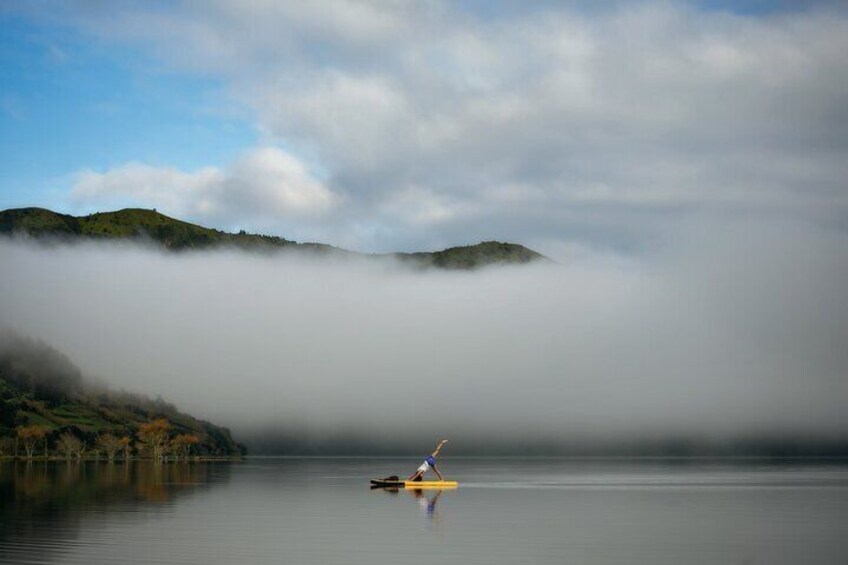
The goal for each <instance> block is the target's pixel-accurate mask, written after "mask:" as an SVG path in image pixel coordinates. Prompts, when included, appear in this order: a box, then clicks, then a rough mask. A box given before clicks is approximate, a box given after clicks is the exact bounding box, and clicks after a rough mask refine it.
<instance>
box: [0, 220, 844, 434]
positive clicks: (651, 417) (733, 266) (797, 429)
mask: <svg viewBox="0 0 848 565" xmlns="http://www.w3.org/2000/svg"><path fill="white" fill-rule="evenodd" d="M0 270H2V276H0V325H3V326H6V327H9V328H12V329H14V330H15V331H18V332H21V333H24V334H28V335H30V336H33V337H37V338H40V339H43V340H44V341H45V342H47V343H49V344H51V345H53V346H55V347H57V348H58V349H59V350H61V351H62V352H64V353H65V354H67V355H68V356H69V357H70V358H71V359H72V360H73V361H74V362H75V363H76V364H77V365H79V366H80V367H81V369H82V370H83V372H84V373H87V374H91V375H94V376H96V377H98V378H101V379H103V380H104V381H106V382H108V383H109V384H110V385H111V386H113V387H117V388H125V389H127V390H132V391H135V392H140V393H145V394H150V395H157V394H161V395H162V396H163V397H164V398H165V399H166V400H168V401H170V402H174V403H175V404H177V405H178V406H179V407H180V408H181V409H184V410H186V411H188V412H190V413H192V414H194V415H196V416H199V417H204V418H207V419H210V420H212V421H214V422H216V423H220V424H223V425H228V426H231V427H232V428H233V431H234V433H235V434H236V435H238V434H239V431H240V430H241V431H243V432H245V433H248V432H250V431H256V430H264V431H266V432H267V431H268V430H272V431H273V430H278V431H281V432H283V431H289V432H293V434H294V436H296V437H295V439H294V440H293V441H294V442H295V443H296V442H298V441H299V442H301V443H304V442H305V443H309V442H310V441H313V442H318V441H324V440H327V441H329V440H328V438H330V439H332V438H335V439H334V440H333V441H337V440H338V441H347V439H349V438H361V439H364V440H366V441H372V442H375V443H379V442H397V441H398V440H399V438H401V439H402V440H403V441H413V440H414V441H416V442H418V441H420V442H422V443H426V444H427V445H425V446H424V447H422V449H426V448H428V447H429V443H430V439H434V440H435V439H436V438H437V436H448V437H456V438H462V440H463V441H464V442H465V443H466V444H470V443H472V442H479V443H480V445H483V444H487V445H493V444H497V443H498V442H513V443H516V442H519V443H520V442H522V441H528V440H538V441H550V442H557V441H564V442H565V441H601V442H615V441H618V440H619V439H628V438H629V439H632V438H647V439H651V438H673V437H703V438H712V439H716V440H721V439H722V438H734V437H740V436H744V435H757V434H759V435H766V436H770V437H772V436H780V435H787V436H803V437H816V438H824V439H828V438H837V439H838V438H844V437H845V436H846V435H848V412H846V411H845V410H844V400H845V399H846V398H848V348H847V347H846V346H845V345H846V342H848V339H846V338H848V298H846V293H845V289H846V288H848V237H846V234H845V233H844V232H843V231H841V230H837V229H825V228H821V227H814V226H812V225H810V224H805V223H800V222H790V221H786V222H781V221H768V222H757V223H752V222H747V223H741V222H735V221H721V222H719V221H714V220H709V221H707V220H699V221H695V222H691V223H689V224H688V225H687V227H686V228H685V229H679V230H677V231H676V232H675V233H674V234H673V237H669V238H667V239H666V240H665V241H664V242H663V243H662V244H661V245H657V246H656V247H655V248H654V250H653V251H651V252H650V253H646V254H642V255H637V256H630V257H627V258H623V257H615V256H608V255H603V254H599V253H593V252H584V253H581V254H575V255H574V256H573V257H571V258H570V259H567V260H564V261H562V262H560V263H559V264H553V265H531V266H521V267H503V268H490V269H487V270H483V271H477V272H459V273H455V272H439V271H428V272H418V271H412V270H409V269H407V268H405V267H403V266H401V265H397V264H394V263H391V262H389V261H366V260H344V261H338V260H329V259H309V258H304V257H302V256H298V257H296V256H286V255H280V256H260V255H252V254H246V253H238V252H228V251H215V252H200V253H184V254H166V253H162V252H159V251H155V250H151V249H147V248H143V247H137V246H131V245H123V244H114V243H113V244H105V243H104V244H84V245H72V246H56V247H44V246H40V245H36V244H33V243H30V242H25V241H10V240H2V241H0ZM457 447H458V448H459V446H457Z"/></svg>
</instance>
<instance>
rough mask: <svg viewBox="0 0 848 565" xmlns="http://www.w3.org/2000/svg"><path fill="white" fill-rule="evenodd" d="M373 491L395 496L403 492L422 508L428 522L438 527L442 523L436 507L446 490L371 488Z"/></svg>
mask: <svg viewBox="0 0 848 565" xmlns="http://www.w3.org/2000/svg"><path fill="white" fill-rule="evenodd" d="M371 490H379V491H382V492H387V493H389V494H391V495H393V496H398V495H399V494H400V493H401V492H403V493H404V495H409V496H411V497H412V498H413V499H414V500H415V501H417V502H418V507H419V508H420V510H421V513H422V515H423V516H424V517H425V518H427V520H429V521H431V522H432V523H433V524H434V525H436V526H438V525H439V524H440V522H441V516H440V514H439V511H438V510H437V506H436V505H437V503H438V502H439V498H441V496H442V495H443V494H444V492H445V491H444V489H420V488H416V489H407V488H403V489H401V488H398V487H380V486H373V487H371ZM404 498H406V496H404Z"/></svg>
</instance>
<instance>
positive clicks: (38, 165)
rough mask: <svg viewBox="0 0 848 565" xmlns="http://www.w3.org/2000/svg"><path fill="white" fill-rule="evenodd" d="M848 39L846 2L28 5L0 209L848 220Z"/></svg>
mask: <svg viewBox="0 0 848 565" xmlns="http://www.w3.org/2000/svg"><path fill="white" fill-rule="evenodd" d="M846 36H848V17H847V16H846V11H845V9H844V7H842V6H841V5H840V4H839V3H836V2H829V1H824V2H807V3H802V2H785V1H775V2H766V1H761V0H750V1H743V2H730V1H726V0H711V1H704V2H696V3H682V2H671V1H646V2H605V3H602V4H598V3H597V2H573V3H561V2H539V3H536V4H533V5H532V6H530V7H529V8H528V6H527V4H526V3H524V2H511V1H504V2H498V3H490V2H476V3H471V4H464V5H463V7H462V8H461V9H460V8H457V7H456V5H455V4H453V3H447V2H445V3H440V2H436V3H419V2H410V3H408V4H385V5H383V4H380V3H379V2H376V3H375V2H366V1H361V2H357V1H352V0H351V1H348V0H327V1H326V2H323V3H308V4H302V3H273V2H271V3H266V2H261V1H259V0H256V1H252V2H230V1H227V0H211V1H210V2H208V3H205V4H204V5H203V6H202V8H201V7H200V6H199V5H196V4H192V3H186V2H170V3H165V4H153V3H146V2H139V3H122V4H120V5H119V6H117V7H116V6H115V5H108V4H100V3H84V2H81V3H77V2H72V1H69V2H62V1H55V2H45V3H38V4H30V3H13V4H11V5H7V6H6V7H4V8H3V9H0V208H9V207H19V206H32V205H38V206H45V207H49V208H52V209H55V210H60V211H65V212H71V213H86V212H90V211H94V210H102V209H109V208H117V207H122V206H144V207H156V208H157V209H159V210H161V211H164V212H166V213H169V214H171V215H174V216H178V217H181V218H185V219H188V220H191V221H196V222H198V223H203V224H206V225H213V226H215V227H218V228H222V229H240V228H246V229H249V230H252V231H260V232H266V233H274V234H278V235H283V236H286V237H291V238H295V239H301V240H317V241H327V242H330V243H334V244H337V245H342V246H347V247H352V248H355V249H362V250H372V251H386V250H392V249H402V250H413V249H421V248H433V247H443V246H446V245H452V244H461V243H469V242H472V241H475V240H482V239H508V240H515V241H521V242H524V243H527V244H530V245H534V246H536V247H539V248H542V249H545V250H548V252H549V253H552V254H557V253H560V254H568V253H570V252H571V251H572V250H573V249H582V248H589V249H595V250H597V249H602V250H603V249H606V250H609V251H611V252H613V253H624V254H628V253H632V252H634V250H639V249H644V248H645V247H646V246H650V245H653V244H654V242H656V241H658V240H660V241H661V240H662V239H663V238H668V237H672V236H671V235H669V232H668V229H677V228H678V227H679V226H681V225H686V224H687V222H688V221H689V220H690V219H691V218H692V217H696V216H697V217H703V216H704V215H715V216H722V215H733V216H735V217H750V218H763V217H768V216H775V217H777V216H781V217H786V216H789V217H793V218H795V219H798V220H801V221H813V222H824V223H827V224H828V225H832V224H833V223H834V222H836V223H839V222H843V224H844V219H845V216H846V212H845V210H846V199H845V194H844V188H843V187H844V186H845V180H846V171H845V166H844V164H843V162H842V161H843V159H841V155H843V154H844V151H845V150H846V148H848V140H847V139H846V135H845V134H844V132H845V131H846V129H848V128H846V118H845V114H846V111H845V107H846V105H848V97H846V94H845V92H846V91H847V90H848V65H846V64H845V63H844V56H843V54H844V52H846V49H848V44H846V43H848V42H846V39H845V37H846ZM668 226H672V228H669V227H668Z"/></svg>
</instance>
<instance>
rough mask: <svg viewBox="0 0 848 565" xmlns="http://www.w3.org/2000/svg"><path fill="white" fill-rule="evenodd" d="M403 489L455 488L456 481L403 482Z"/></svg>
mask: <svg viewBox="0 0 848 565" xmlns="http://www.w3.org/2000/svg"><path fill="white" fill-rule="evenodd" d="M403 486H404V488H456V487H457V486H459V483H457V482H456V481H404V482H403Z"/></svg>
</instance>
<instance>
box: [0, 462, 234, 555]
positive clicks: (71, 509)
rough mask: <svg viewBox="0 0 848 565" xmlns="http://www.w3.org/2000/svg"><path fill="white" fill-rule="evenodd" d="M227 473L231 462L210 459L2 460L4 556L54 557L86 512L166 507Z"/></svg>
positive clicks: (0, 549)
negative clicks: (212, 462)
mask: <svg viewBox="0 0 848 565" xmlns="http://www.w3.org/2000/svg"><path fill="white" fill-rule="evenodd" d="M213 465H217V467H216V468H215V469H214V472H212V469H213V468H212V466H213ZM228 476H229V467H228V465H226V464H211V463H174V464H156V463H152V462H150V461H137V462H136V461H133V462H125V463H101V462H38V461H35V462H33V461H30V462H4V463H0V562H3V563H5V562H9V563H23V562H33V561H41V562H44V561H47V560H51V559H52V558H53V557H55V554H56V553H57V552H60V551H61V548H62V547H66V546H67V542H69V541H72V540H74V539H75V538H76V537H77V533H78V532H77V530H78V528H79V525H80V522H81V520H82V519H83V518H84V517H86V516H91V515H93V514H99V515H105V514H108V513H109V512H112V511H117V512H125V511H126V510H127V509H129V508H132V509H133V511H134V512H138V511H140V510H147V511H152V512H157V511H165V509H167V508H168V507H169V506H170V505H172V504H173V503H174V501H175V500H176V499H178V498H180V497H185V496H189V495H191V494H192V493H195V492H197V491H198V490H199V489H205V488H209V487H211V486H212V485H213V484H216V483H221V482H223V481H226V480H227V479H228Z"/></svg>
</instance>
